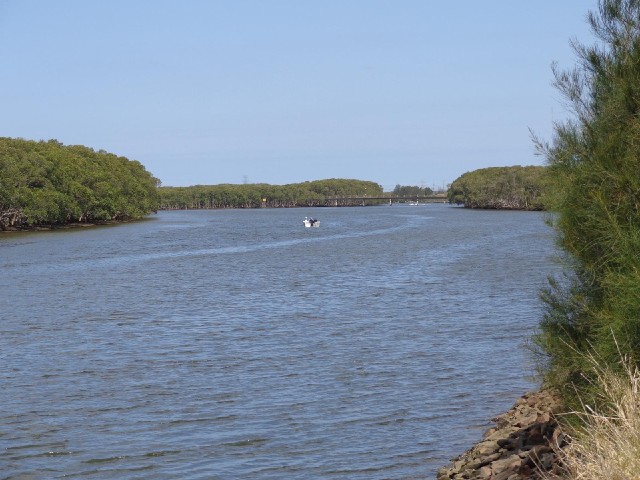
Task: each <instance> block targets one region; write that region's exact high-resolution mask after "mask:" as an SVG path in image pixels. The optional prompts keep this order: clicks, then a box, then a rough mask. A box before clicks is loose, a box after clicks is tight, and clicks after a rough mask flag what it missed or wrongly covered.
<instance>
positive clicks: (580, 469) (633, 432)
mask: <svg viewBox="0 0 640 480" xmlns="http://www.w3.org/2000/svg"><path fill="white" fill-rule="evenodd" d="M590 360H591V364H592V366H593V369H594V371H595V373H596V378H597V380H596V381H597V383H598V385H597V387H598V389H599V391H600V392H601V394H600V401H599V402H598V403H599V404H598V406H597V407H594V406H590V405H583V411H582V412H577V413H576V415H577V416H578V417H579V418H580V419H581V423H582V426H581V427H579V428H578V429H577V430H576V431H575V432H574V434H573V435H572V437H573V439H572V441H571V443H570V444H569V446H567V447H565V449H564V451H563V452H562V454H561V456H562V458H563V461H564V463H565V466H566V468H567V471H568V474H567V475H566V476H565V477H563V478H567V479H572V480H578V479H579V480H604V479H606V480H636V479H640V396H639V393H640V372H639V371H638V369H637V368H635V367H632V366H631V365H630V364H629V362H624V367H625V368H624V373H623V374H619V373H613V372H612V371H611V370H610V369H608V368H606V367H602V366H600V365H599V364H598V363H597V361H595V360H594V359H593V358H592V359H590ZM556 478H557V477H556Z"/></svg>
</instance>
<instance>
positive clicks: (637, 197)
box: [438, 0, 640, 480]
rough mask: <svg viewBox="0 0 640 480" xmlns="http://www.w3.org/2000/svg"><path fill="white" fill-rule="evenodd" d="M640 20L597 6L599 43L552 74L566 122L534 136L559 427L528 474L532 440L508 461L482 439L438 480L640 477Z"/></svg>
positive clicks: (544, 346) (541, 338) (549, 358)
mask: <svg viewBox="0 0 640 480" xmlns="http://www.w3.org/2000/svg"><path fill="white" fill-rule="evenodd" d="M639 18H640V1H638V0H599V1H598V8H597V11H591V12H589V14H588V17H587V21H588V23H589V26H590V27H591V30H592V32H593V34H594V37H595V38H596V41H597V42H598V43H597V44H596V45H595V46H584V45H580V44H577V43H575V44H573V45H572V46H573V48H574V52H575V55H576V57H577V63H576V66H575V67H574V68H573V69H571V70H569V71H561V70H559V69H557V68H555V67H554V76H555V86H556V88H557V89H558V90H559V92H560V93H561V94H562V96H563V97H564V98H565V100H566V102H567V105H568V106H570V107H571V111H570V113H571V118H570V119H569V120H567V121H566V122H564V123H559V124H556V125H554V137H553V139H552V141H551V142H550V143H546V142H543V141H541V140H539V139H536V138H534V142H535V143H536V147H537V148H538V150H539V152H540V153H541V154H543V155H544V156H545V157H546V159H547V164H548V172H549V179H550V180H549V182H550V186H551V189H550V195H548V196H547V200H546V201H547V202H548V204H549V207H550V209H551V210H553V211H554V213H555V215H554V218H553V220H552V221H553V226H554V228H555V229H556V231H557V242H558V246H559V247H560V249H561V250H562V251H563V253H564V262H565V263H564V265H565V274H564V276H561V278H554V279H550V281H549V285H548V288H546V289H545V290H543V292H541V298H542V301H543V304H544V308H545V312H544V316H543V318H542V319H541V323H540V326H539V331H538V333H537V334H536V335H535V336H534V337H533V350H534V352H535V353H536V354H537V356H538V360H539V362H540V364H539V367H540V373H541V378H542V386H541V391H548V390H553V391H556V392H557V394H558V399H559V402H558V406H557V409H554V410H553V411H552V412H551V414H550V416H549V418H550V419H555V421H557V423H558V426H557V428H556V429H555V430H554V433H553V434H552V436H551V438H550V439H547V442H546V443H544V444H543V445H544V447H543V448H544V453H543V454H542V455H539V456H538V457H539V462H538V463H537V464H535V465H537V466H536V468H535V469H533V470H531V469H529V470H523V468H524V466H525V462H524V459H525V458H530V457H529V453H528V452H529V451H531V450H533V449H534V448H536V447H535V446H532V445H531V442H530V441H528V440H524V441H519V442H516V443H517V448H516V449H515V450H514V453H513V454H508V455H507V453H506V452H507V450H505V448H506V447H507V445H509V444H510V443H511V436H509V438H508V439H500V438H498V439H495V440H496V445H490V446H491V448H488V447H489V445H487V443H488V442H489V443H490V442H491V441H493V440H494V439H493V438H492V437H491V435H492V434H493V432H488V436H485V438H484V439H483V440H481V441H480V442H479V443H478V444H477V445H475V446H474V447H473V448H472V449H471V450H470V451H469V452H467V454H464V455H462V456H461V457H459V458H457V459H454V460H453V461H452V462H453V463H452V464H451V465H450V466H449V467H444V468H443V469H441V470H440V471H439V474H438V480H445V479H447V480H453V479H456V480H457V479H484V480H521V479H525V478H539V479H545V480H551V479H565V480H577V479H581V480H601V479H604V478H611V479H627V480H638V479H640V411H639V408H640V255H639V254H638V252H640V175H639V174H638V172H640V150H638V147H637V145H638V144H639V142H640V119H639V114H640V22H639V21H638V19H639ZM521 401H522V399H521V400H519V402H521ZM524 401H527V400H526V398H525V399H524ZM533 402H534V406H537V405H538V402H537V401H536V400H534V401H533ZM555 432H558V433H555ZM562 432H564V433H562ZM539 440H542V439H541V438H540V439H539ZM549 440H550V441H549ZM483 446H484V447H485V448H483ZM494 447H499V448H497V449H495V448H494ZM504 455H507V456H506V457H505V458H503V456H504ZM496 461H497V462H500V463H498V464H497V468H496V464H495V462H496ZM530 466H531V465H530V464H529V462H527V463H526V467H527V468H529V467H530Z"/></svg>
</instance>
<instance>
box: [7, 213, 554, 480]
mask: <svg viewBox="0 0 640 480" xmlns="http://www.w3.org/2000/svg"><path fill="white" fill-rule="evenodd" d="M305 215H310V216H313V217H315V218H319V219H320V220H321V227H320V228H319V229H318V228H313V229H310V228H308V229H305V228H304V227H303V226H302V218H303V217H304V216H305ZM553 254H554V248H553V238H552V233H551V232H550V231H549V229H548V228H547V227H546V226H545V224H544V216H543V215H542V214H539V213H531V212H485V211H467V210H464V209H460V208H455V207H450V206H444V205H428V206H419V207H409V206H394V207H387V206H381V207H367V208H323V209H286V210H285V209H283V210H270V209H264V210H247V211H244V210H222V211H180V212H160V213H159V214H158V215H155V216H153V217H151V218H149V219H148V220H145V221H142V222H138V223H131V224H125V225H118V226H110V227H99V228H90V229H76V230H66V231H55V232H37V233H20V234H13V233H10V234H6V233H5V234H2V235H0V272H1V273H0V292H2V294H1V296H0V312H1V313H0V315H1V316H2V318H1V320H0V365H1V366H2V368H1V369H0V392H1V393H0V399H1V400H0V447H1V448H0V478H4V479H18V478H21V479H22V478H25V479H26V478H29V479H32V478H38V479H39V478H63V477H64V478H91V479H123V478H135V479H165V478H167V479H168V478H180V479H283V478H287V479H310V478H317V479H367V480H370V479H409V478H411V479H414V478H434V476H435V471H436V470H437V468H438V467H440V466H443V465H444V464H446V463H447V461H448V459H449V458H451V457H453V456H455V455H457V454H459V453H462V451H464V450H465V449H467V448H468V447H469V446H470V445H471V444H472V442H474V441H475V440H477V439H479V438H480V436H481V434H482V432H483V430H484V429H485V428H486V427H487V426H488V425H489V423H488V422H489V419H490V418H491V417H492V416H494V415H496V414H498V413H501V412H502V411H504V410H506V409H507V408H508V407H510V406H511V404H512V403H513V402H514V400H515V399H516V398H517V396H518V395H520V394H522V393H524V392H525V391H527V390H529V389H532V388H534V387H535V382H534V379H532V377H531V375H532V373H533V362H532V359H531V357H530V354H528V353H527V350H526V349H525V348H523V343H524V342H525V340H526V339H527V336H528V335H530V334H531V333H532V331H533V330H534V329H535V326H536V324H537V322H538V320H539V318H540V314H541V305H540V303H539V301H538V289H539V288H540V287H542V286H544V284H545V279H546V277H547V276H548V275H549V274H551V273H553V271H554V270H555V269H556V266H555V265H554V263H553V261H552V256H553Z"/></svg>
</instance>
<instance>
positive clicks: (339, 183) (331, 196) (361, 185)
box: [159, 178, 383, 210]
mask: <svg viewBox="0 0 640 480" xmlns="http://www.w3.org/2000/svg"><path fill="white" fill-rule="evenodd" d="M382 194H383V189H382V187H381V186H380V185H378V184H377V183H375V182H370V181H365V180H353V179H336V178H332V179H327V180H315V181H309V182H303V183H293V184H288V185H270V184H266V183H252V184H241V185H237V184H219V185H195V186H190V187H160V188H159V196H160V201H159V208H160V209H164V210H181V209H200V208H259V207H271V208H286V207H318V206H349V205H360V204H361V203H362V200H357V198H363V197H367V196H371V197H376V196H380V195H382ZM367 203H368V204H372V203H379V201H374V200H372V201H369V202H367Z"/></svg>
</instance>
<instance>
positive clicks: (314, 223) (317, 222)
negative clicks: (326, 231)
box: [302, 217, 320, 227]
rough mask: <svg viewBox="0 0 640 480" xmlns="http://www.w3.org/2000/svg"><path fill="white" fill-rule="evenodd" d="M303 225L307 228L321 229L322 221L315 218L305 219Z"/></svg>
mask: <svg viewBox="0 0 640 480" xmlns="http://www.w3.org/2000/svg"><path fill="white" fill-rule="evenodd" d="M302 223H304V226H305V227H319V226H320V220H316V219H315V218H311V217H304V220H303V221H302Z"/></svg>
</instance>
